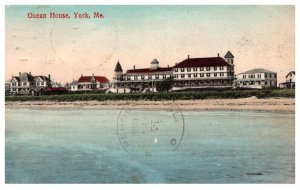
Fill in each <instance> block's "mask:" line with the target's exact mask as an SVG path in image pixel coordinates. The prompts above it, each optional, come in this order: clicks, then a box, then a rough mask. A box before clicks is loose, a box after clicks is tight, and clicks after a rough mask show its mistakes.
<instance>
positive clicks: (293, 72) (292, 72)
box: [285, 71, 296, 78]
mask: <svg viewBox="0 0 300 190" xmlns="http://www.w3.org/2000/svg"><path fill="white" fill-rule="evenodd" d="M289 74H293V75H296V72H295V71H290V72H289V73H288V74H287V75H286V76H285V78H287V77H288V76H289Z"/></svg>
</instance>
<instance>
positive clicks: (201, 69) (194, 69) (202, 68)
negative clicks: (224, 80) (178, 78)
mask: <svg viewBox="0 0 300 190" xmlns="http://www.w3.org/2000/svg"><path fill="white" fill-rule="evenodd" d="M205 68H206V71H210V67H205ZM219 68H220V70H221V71H222V70H224V67H223V66H219ZM184 70H185V68H180V71H181V72H184ZM191 70H192V68H190V67H189V68H186V71H187V72H191ZM197 70H198V68H197V67H194V68H193V71H197ZM213 70H215V71H216V70H218V67H214V69H213ZM228 70H229V68H228ZM200 71H204V67H200ZM175 72H178V68H175Z"/></svg>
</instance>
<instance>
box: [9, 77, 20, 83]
mask: <svg viewBox="0 0 300 190" xmlns="http://www.w3.org/2000/svg"><path fill="white" fill-rule="evenodd" d="M13 79H16V80H17V81H18V82H20V77H15V76H13V77H12V79H11V80H10V81H12V80H13Z"/></svg>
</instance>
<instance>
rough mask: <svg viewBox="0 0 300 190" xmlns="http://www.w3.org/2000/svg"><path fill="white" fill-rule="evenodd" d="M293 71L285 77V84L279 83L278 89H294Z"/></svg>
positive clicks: (294, 77)
mask: <svg viewBox="0 0 300 190" xmlns="http://www.w3.org/2000/svg"><path fill="white" fill-rule="evenodd" d="M295 74H296V73H295V71H290V72H289V73H288V74H287V75H286V76H285V82H283V83H280V84H279V87H280V88H292V89H295V86H296V76H295Z"/></svg>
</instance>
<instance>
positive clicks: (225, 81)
mask: <svg viewBox="0 0 300 190" xmlns="http://www.w3.org/2000/svg"><path fill="white" fill-rule="evenodd" d="M233 60H234V56H233V54H232V53H231V52H230V51H228V52H227V53H226V55H225V56H224V58H222V57H220V56H219V54H218V56H217V57H204V58H190V57H189V56H188V57H187V59H185V60H183V61H181V62H179V63H176V64H175V65H174V66H173V67H169V66H168V67H160V66H159V62H158V60H157V59H153V61H152V62H151V66H150V67H149V68H142V69H136V68H135V66H134V68H133V69H130V70H127V71H126V72H125V73H123V69H122V66H121V64H120V63H119V62H118V63H117V65H116V67H115V76H114V80H113V83H112V91H113V92H117V93H123V92H131V91H147V90H148V91H156V88H155V86H156V83H157V82H158V81H163V80H166V79H168V78H170V77H171V78H172V81H173V87H172V90H179V89H185V88H210V87H213V88H224V87H231V86H232V85H233V80H234V63H233V62H234V61H233Z"/></svg>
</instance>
